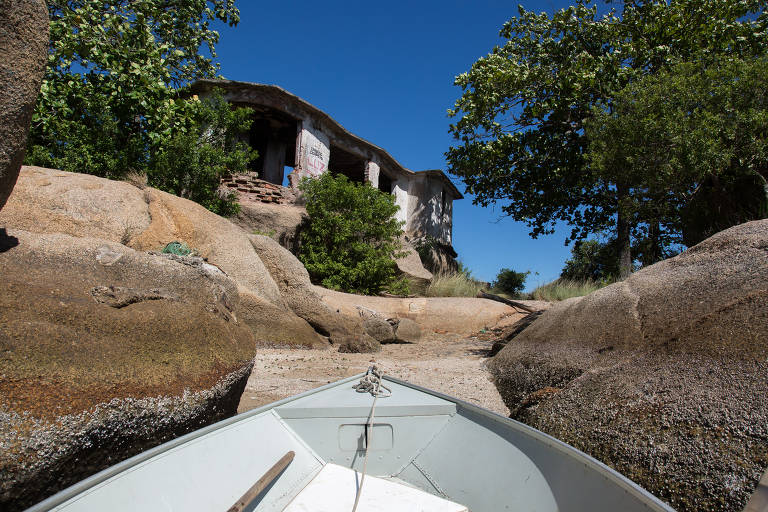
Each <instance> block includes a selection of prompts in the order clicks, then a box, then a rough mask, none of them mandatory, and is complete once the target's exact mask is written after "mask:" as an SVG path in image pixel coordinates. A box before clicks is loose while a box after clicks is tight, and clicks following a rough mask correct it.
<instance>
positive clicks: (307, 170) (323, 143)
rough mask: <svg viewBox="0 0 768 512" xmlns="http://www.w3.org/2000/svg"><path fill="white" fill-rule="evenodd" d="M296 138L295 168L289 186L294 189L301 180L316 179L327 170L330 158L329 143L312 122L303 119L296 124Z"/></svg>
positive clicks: (326, 137)
mask: <svg viewBox="0 0 768 512" xmlns="http://www.w3.org/2000/svg"><path fill="white" fill-rule="evenodd" d="M298 131H299V133H298V135H297V137H296V167H295V168H294V171H293V173H292V175H295V176H293V177H292V180H291V186H292V187H295V186H296V185H298V182H299V180H300V179H301V178H304V177H310V178H316V177H318V176H320V175H321V174H323V173H324V172H326V171H327V170H328V161H329V160H330V158H331V150H330V147H331V142H330V140H329V139H328V136H327V135H326V134H325V133H323V132H322V131H320V130H319V129H317V128H315V127H314V126H313V124H312V121H311V120H309V119H305V120H303V121H301V122H299V123H298Z"/></svg>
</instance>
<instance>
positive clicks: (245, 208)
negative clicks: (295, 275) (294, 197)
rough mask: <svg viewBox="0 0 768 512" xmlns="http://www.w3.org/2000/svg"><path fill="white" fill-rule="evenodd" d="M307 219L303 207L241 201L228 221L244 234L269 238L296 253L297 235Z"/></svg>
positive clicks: (297, 247) (297, 246) (297, 245)
mask: <svg viewBox="0 0 768 512" xmlns="http://www.w3.org/2000/svg"><path fill="white" fill-rule="evenodd" d="M307 219H308V217H307V210H306V209H305V208H304V207H303V206H297V205H293V204H265V203H261V202H255V201H247V200H241V202H240V211H239V212H238V214H237V215H235V216H234V217H231V218H230V219H229V220H230V221H232V222H233V223H234V224H235V225H237V226H239V227H240V228H242V229H243V230H244V231H245V232H246V233H251V234H254V235H266V236H269V237H270V238H273V239H274V240H277V242H278V243H279V244H280V245H282V246H283V247H285V248H286V249H288V250H289V251H291V252H292V253H297V251H298V249H299V235H300V233H301V229H302V227H303V226H304V225H305V223H306V221H307Z"/></svg>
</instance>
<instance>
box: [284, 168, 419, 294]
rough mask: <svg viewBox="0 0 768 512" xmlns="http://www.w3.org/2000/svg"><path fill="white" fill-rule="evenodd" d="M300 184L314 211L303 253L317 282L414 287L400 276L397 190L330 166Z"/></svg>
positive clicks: (360, 287)
mask: <svg viewBox="0 0 768 512" xmlns="http://www.w3.org/2000/svg"><path fill="white" fill-rule="evenodd" d="M299 188H300V189H301V191H302V192H303V193H304V196H305V198H306V201H307V214H308V216H309V223H308V226H307V228H306V229H305V230H304V231H302V233H301V248H300V250H299V259H300V260H301V262H302V263H303V264H304V266H305V267H306V268H307V271H308V272H309V275H310V277H311V278H312V281H313V282H315V283H320V284H322V285H323V286H325V287H326V288H331V289H334V290H342V291H346V292H352V293H361V294H377V293H379V292H381V291H384V290H388V291H391V292H393V293H397V294H403V293H408V288H407V283H405V282H404V281H403V280H402V279H400V280H399V279H397V277H396V265H395V262H394V258H397V257H400V256H402V255H403V253H402V251H401V248H402V246H401V243H400V233H401V229H402V224H403V223H402V222H400V221H398V220H396V219H395V218H394V215H395V213H397V210H398V206H397V205H396V204H395V198H394V197H393V196H392V195H391V194H386V193H384V192H381V191H379V190H377V189H375V188H373V187H371V186H370V185H367V184H358V183H353V182H350V181H349V180H348V179H347V178H346V176H343V175H339V176H333V175H332V174H331V173H329V172H327V173H325V174H323V175H322V176H320V177H319V178H315V179H304V180H303V181H302V182H301V184H300V185H299Z"/></svg>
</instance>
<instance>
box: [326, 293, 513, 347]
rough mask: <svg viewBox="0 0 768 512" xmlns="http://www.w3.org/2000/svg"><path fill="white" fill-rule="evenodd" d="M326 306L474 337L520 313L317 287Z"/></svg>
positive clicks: (458, 301)
mask: <svg viewBox="0 0 768 512" xmlns="http://www.w3.org/2000/svg"><path fill="white" fill-rule="evenodd" d="M314 288H315V291H316V292H317V293H318V295H320V297H321V298H322V299H323V302H325V303H326V304H328V305H329V306H331V308H333V309H335V310H338V311H339V312H341V313H342V314H344V315H348V316H355V315H358V314H359V308H360V307H363V308H366V309H370V310H373V311H375V312H377V313H379V314H380V315H381V316H382V317H384V318H397V319H402V318H408V319H410V320H413V321H414V322H416V323H417V324H419V327H421V329H422V331H423V332H427V333H429V332H433V331H440V332H451V333H456V334H466V335H470V334H472V333H475V332H477V331H480V330H482V329H488V328H491V327H493V326H494V325H496V323H497V322H498V321H499V320H500V319H502V318H504V317H507V316H509V315H515V314H517V312H516V311H515V309H513V308H512V307H510V306H507V305H506V304H501V303H500V302H495V301H492V300H487V299H475V298H464V297H429V298H425V297H414V298H397V297H373V296H365V295H353V294H350V293H342V292H337V291H334V290H328V289H326V288H321V287H319V286H315V287H314ZM520 316H521V317H522V315H520Z"/></svg>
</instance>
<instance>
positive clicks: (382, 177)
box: [379, 172, 392, 194]
mask: <svg viewBox="0 0 768 512" xmlns="http://www.w3.org/2000/svg"><path fill="white" fill-rule="evenodd" d="M379 190H381V191H382V192H386V193H387V194H391V193H392V178H390V177H389V176H387V175H386V174H384V173H383V172H379Z"/></svg>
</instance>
